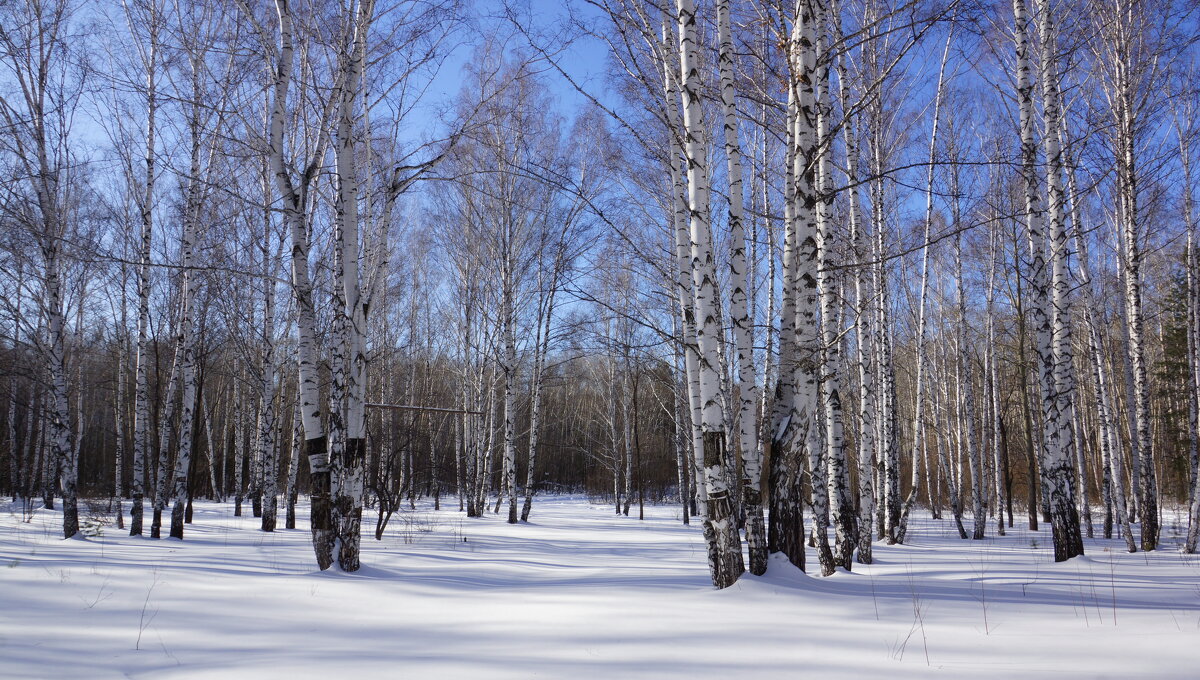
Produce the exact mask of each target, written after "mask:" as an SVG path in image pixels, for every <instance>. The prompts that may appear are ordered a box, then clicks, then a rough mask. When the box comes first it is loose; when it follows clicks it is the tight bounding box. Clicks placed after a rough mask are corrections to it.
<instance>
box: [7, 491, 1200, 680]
mask: <svg viewBox="0 0 1200 680" xmlns="http://www.w3.org/2000/svg"><path fill="white" fill-rule="evenodd" d="M305 512H306V508H304V509H302V513H301V514H302V519H301V527H302V528H301V530H297V531H285V530H280V531H276V532H275V533H270V534H268V533H263V532H261V531H257V530H256V527H257V520H255V519H254V518H252V517H249V516H246V517H233V512H232V507H231V505H228V504H224V505H218V504H214V503H198V504H197V505H196V513H195V522H194V523H193V524H192V525H190V526H189V527H187V533H186V536H187V538H186V540H184V541H183V542H180V541H177V540H172V539H163V540H150V539H145V538H130V537H129V536H127V535H126V532H125V531H122V530H118V529H116V528H114V527H111V526H107V527H103V528H102V529H101V530H100V533H99V535H93V536H91V537H89V538H86V539H79V540H71V541H63V540H61V539H60V538H58V531H59V528H60V522H61V517H60V515H59V514H58V513H55V512H50V511H45V510H40V511H38V512H37V514H36V515H35V516H34V517H33V519H32V521H30V522H27V523H26V522H22V521H21V516H20V511H19V506H12V507H9V508H8V509H6V510H2V511H0V677H4V678H26V677H31V678H89V679H90V678H107V677H117V678H119V677H127V676H130V677H135V678H250V677H253V678H303V677H322V678H344V677H357V678H400V677H403V678H468V677H469V678H487V680H496V679H497V678H533V677H543V678H605V679H617V678H622V679H623V678H635V677H643V678H671V677H687V678H749V677H758V678H764V677H769V678H798V677H806V678H830V677H835V676H837V677H840V678H854V677H859V678H875V677H889V678H891V677H917V678H919V677H925V676H928V675H931V674H935V673H936V674H939V675H942V676H946V677H971V678H983V677H987V678H1011V677H1055V678H1104V677H1111V678H1130V677H1156V678H1197V677H1200V559H1198V558H1197V556H1192V555H1182V554H1180V553H1179V552H1178V550H1177V544H1178V540H1179V534H1181V533H1182V527H1181V526H1180V525H1179V524H1178V521H1176V520H1174V519H1172V518H1171V517H1168V518H1167V521H1166V522H1165V527H1164V532H1163V534H1164V538H1165V539H1166V540H1165V543H1166V546H1165V548H1164V549H1163V550H1161V551H1159V552H1155V553H1150V554H1143V553H1138V554H1133V555H1130V554H1127V553H1125V552H1123V550H1122V546H1121V543H1120V541H1117V540H1113V541H1103V540H1094V541H1093V540H1089V541H1087V556H1086V557H1084V558H1080V559H1074V560H1071V561H1069V562H1067V563H1065V564H1055V563H1054V562H1053V561H1052V558H1051V554H1050V550H1049V536H1048V531H1045V530H1043V531H1041V532H1037V533H1033V532H1029V531H1027V530H1024V529H1021V528H1019V527H1018V529H1016V530H1015V531H1012V532H1011V533H1010V535H1009V536H1008V537H1004V538H995V537H992V538H988V539H987V540H984V541H960V540H959V539H958V538H957V536H956V535H955V534H954V532H953V528H952V525H951V524H950V522H948V521H934V520H932V519H929V518H928V517H927V516H926V517H922V518H918V519H917V520H916V524H915V526H914V527H913V530H911V531H910V539H911V540H910V543H909V544H908V545H904V546H885V545H877V546H876V547H875V557H876V564H874V565H872V566H860V565H856V566H855V571H854V572H853V573H839V574H837V575H835V576H833V577H831V578H819V577H812V576H806V575H804V574H802V573H801V572H799V571H797V570H795V569H793V568H791V567H790V566H789V565H787V564H786V562H778V561H777V562H772V564H771V568H770V570H769V572H768V574H767V575H766V576H764V577H752V576H749V575H746V576H744V577H743V578H742V580H741V581H740V582H739V583H738V584H737V585H735V586H734V587H732V588H729V589H727V590H724V591H715V590H713V589H712V588H711V587H710V586H709V582H708V573H707V567H706V565H705V559H704V546H703V543H702V540H701V537H700V532H699V529H698V527H697V526H696V525H693V526H692V527H690V528H689V527H685V526H683V525H682V524H680V522H679V521H678V510H677V509H676V508H673V507H648V508H647V518H646V520H645V521H638V520H637V519H636V518H629V517H616V516H614V515H613V511H612V508H611V507H608V506H597V505H592V504H589V503H588V502H587V501H586V500H582V499H569V498H553V499H538V500H537V501H536V502H535V505H534V512H533V517H532V518H533V520H534V521H533V523H531V524H528V525H525V524H522V525H516V526H512V525H508V524H506V523H505V522H504V521H503V518H502V516H496V515H491V514H489V515H488V516H487V517H485V518H482V519H470V520H469V519H466V518H465V517H463V516H462V515H461V514H460V513H458V512H456V511H455V510H452V509H451V510H442V511H437V512H435V511H433V510H432V509H431V508H430V507H429V506H418V509H417V510H416V511H404V512H403V513H402V514H399V515H398V516H396V517H395V518H393V520H392V524H391V525H390V526H389V528H388V532H387V535H386V537H385V539H384V540H383V541H379V542H377V541H375V540H373V538H372V533H371V530H372V529H373V522H374V517H373V515H371V514H370V513H368V518H366V520H365V522H364V534H365V535H364V539H363V559H362V561H363V564H364V568H363V569H362V570H361V571H359V572H358V573H355V574H342V573H320V572H317V571H315V567H314V560H313V557H312V551H311V546H310V543H309V535H308V531H307V524H306V522H305V521H304V513H305ZM635 512H636V508H635ZM248 514H249V513H247V515H248ZM148 519H149V517H148V516H147V520H148ZM281 524H282V522H281ZM992 531H993V528H992V527H989V533H991V532H992ZM91 533H93V534H95V533H96V532H95V530H94V528H93V531H92V532H91ZM809 559H810V562H811V561H812V560H814V558H813V556H812V555H811V551H810V557H809Z"/></svg>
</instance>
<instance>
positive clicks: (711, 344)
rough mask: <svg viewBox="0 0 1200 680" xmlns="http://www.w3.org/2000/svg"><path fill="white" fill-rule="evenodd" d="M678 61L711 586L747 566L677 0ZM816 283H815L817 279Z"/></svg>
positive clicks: (693, 91)
mask: <svg viewBox="0 0 1200 680" xmlns="http://www.w3.org/2000/svg"><path fill="white" fill-rule="evenodd" d="M676 7H677V8H678V12H679V47H680V49H679V64H680V68H679V70H680V73H681V74H682V78H681V84H682V92H681V94H682V98H683V116H682V120H683V129H684V131H685V133H686V137H685V144H684V153H685V157H686V159H687V179H688V209H689V212H690V223H691V224H690V233H691V245H692V248H691V258H692V285H693V287H694V291H695V300H696V315H697V320H696V341H697V342H696V344H697V345H698V347H699V360H700V401H701V415H702V421H703V422H702V426H703V428H704V446H703V466H704V482H705V488H706V490H707V494H708V499H707V500H708V514H707V516H706V517H705V534H706V539H707V541H708V556H709V570H710V572H711V575H712V580H713V585H714V586H716V587H718V588H725V587H728V586H730V585H733V583H734V582H736V581H737V579H738V577H739V576H740V575H741V573H742V572H743V571H744V570H745V567H744V566H743V563H742V550H741V538H740V537H739V535H738V531H737V526H736V524H735V522H734V516H733V507H732V499H731V498H730V493H731V490H730V488H729V480H728V479H727V478H726V475H725V469H724V466H725V445H726V442H725V434H726V433H725V426H724V413H723V411H722V408H721V394H720V380H721V376H720V365H721V364H720V360H719V358H718V356H717V351H718V347H717V344H718V342H719V336H720V319H719V317H718V316H717V314H718V312H717V285H716V283H717V282H716V270H715V266H714V263H713V250H712V236H711V231H710V228H709V195H708V194H709V190H708V172H707V168H706V163H707V148H708V145H707V140H706V129H705V124H704V120H703V117H702V113H701V107H700V73H699V68H700V65H699V54H698V45H697V42H696V40H697V35H696V33H697V31H696V9H695V5H694V4H693V2H692V0H677V4H676ZM814 284H815V281H814Z"/></svg>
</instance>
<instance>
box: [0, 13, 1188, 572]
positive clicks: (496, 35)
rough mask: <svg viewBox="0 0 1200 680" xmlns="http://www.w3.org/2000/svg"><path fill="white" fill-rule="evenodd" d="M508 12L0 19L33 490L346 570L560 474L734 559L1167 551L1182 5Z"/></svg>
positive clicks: (6, 411) (6, 435) (1182, 315)
mask: <svg viewBox="0 0 1200 680" xmlns="http://www.w3.org/2000/svg"><path fill="white" fill-rule="evenodd" d="M110 5H111V6H110ZM502 9H503V12H501V13H500V14H497V15H496V16H494V17H491V18H490V19H489V20H488V21H480V20H479V19H480V15H479V13H478V12H479V10H478V8H473V7H470V6H468V5H467V4H466V3H459V2H455V1H453V0H450V1H443V0H386V1H385V0H354V1H353V2H345V3H340V4H339V3H327V2H321V1H315V2H296V1H294V0H271V1H270V2H263V1H259V0H239V2H237V3H234V4H231V5H228V6H225V5H220V4H219V3H217V4H214V3H194V4H186V3H177V2H165V1H163V0H128V1H127V2H122V3H117V4H104V3H101V6H95V7H92V6H87V8H84V6H83V5H81V4H79V3H74V2H70V1H68V0H39V1H34V0H22V1H21V2H14V3H8V4H6V5H4V6H3V8H0V27H2V28H0V64H3V66H4V69H3V72H2V73H0V117H2V122H3V125H0V187H2V188H0V227H2V229H0V373H2V375H0V390H2V391H0V425H2V426H3V429H2V432H3V436H2V437H0V456H3V457H4V460H3V461H0V487H2V488H3V490H4V491H6V492H9V493H11V495H12V496H13V498H14V500H17V499H19V500H20V502H21V504H22V505H21V507H22V512H23V513H25V514H26V515H29V514H31V513H33V512H35V511H37V510H39V509H40V508H41V506H45V507H46V508H50V507H54V508H55V511H58V510H59V509H61V511H62V520H63V534H64V536H65V537H72V536H75V535H76V534H78V533H80V532H81V531H85V530H89V531H90V530H91V529H90V527H92V526H99V525H100V524H103V523H104V522H107V521H111V520H110V519H109V518H108V516H109V515H112V514H115V515H116V516H117V517H118V518H120V521H121V522H123V521H124V520H125V517H124V513H125V512H126V511H128V513H129V514H128V520H129V528H128V529H129V534H130V535H131V536H137V537H142V536H147V537H149V538H151V539H153V538H159V537H160V536H161V533H162V525H163V523H164V521H165V519H164V514H166V513H169V515H170V520H169V521H170V525H169V535H170V536H172V537H175V538H180V539H181V538H184V536H185V531H186V530H187V529H186V526H187V524H188V522H189V521H190V517H191V510H190V509H191V507H192V504H193V501H194V500H195V499H206V500H211V501H213V502H214V503H216V504H218V505H219V506H220V507H223V508H224V507H228V508H229V511H230V513H231V516H232V517H237V518H241V516H242V514H243V505H244V504H246V502H247V501H249V505H250V508H251V510H252V514H253V515H254V516H255V518H256V519H255V520H254V525H255V527H256V528H258V529H261V530H262V531H268V532H271V531H289V530H295V529H297V528H298V529H300V530H304V531H308V532H310V533H311V537H312V542H313V550H314V561H315V563H316V565H317V567H318V568H319V569H330V568H336V569H339V570H342V571H348V572H353V571H356V570H359V569H360V568H362V566H363V562H364V558H363V553H364V551H363V548H362V545H361V532H362V526H361V525H362V522H363V521H364V519H365V520H366V521H368V522H372V521H373V522H375V524H374V526H375V532H374V535H375V537H376V538H378V539H380V540H384V539H386V538H387V537H388V536H391V535H403V533H404V532H405V531H408V532H409V534H410V535H411V532H412V529H411V527H412V526H415V523H417V522H418V517H419V513H420V507H421V505H420V503H421V502H422V501H423V499H427V500H428V501H429V502H430V503H432V504H433V506H434V507H437V508H443V507H453V505H454V503H455V501H457V505H458V508H459V510H460V511H461V512H463V513H464V514H465V516H466V518H469V520H468V519H464V525H463V526H464V527H470V526H471V522H475V521H484V520H486V518H488V517H489V516H491V515H499V516H500V517H502V518H503V520H506V521H507V522H510V523H513V524H517V525H532V524H536V523H537V522H538V521H539V519H538V518H539V517H540V516H541V515H540V512H541V511H540V510H539V509H538V504H539V502H540V501H539V498H540V496H542V495H543V494H555V493H578V494H583V493H586V494H588V495H589V496H590V498H591V499H592V500H593V501H594V502H595V503H596V504H598V505H599V504H603V505H604V506H605V507H606V508H608V509H610V510H614V511H615V512H614V514H618V515H620V516H621V517H620V518H619V521H629V522H636V521H639V519H640V518H643V517H645V513H644V512H643V510H644V506H645V504H648V503H662V504H668V503H669V504H677V505H678V508H679V509H678V520H679V521H680V522H682V523H686V524H689V526H690V525H691V524H692V520H693V518H694V519H696V520H697V522H695V523H696V524H699V525H700V527H699V531H698V538H697V540H698V541H703V544H704V553H705V559H706V563H707V566H708V574H709V578H710V580H711V582H712V585H713V586H714V587H716V588H728V587H730V586H732V585H733V584H735V583H736V582H737V581H738V579H739V578H741V576H742V574H743V572H744V571H747V570H748V571H749V572H750V573H751V574H753V575H755V576H759V575H762V574H764V573H767V572H768V571H769V570H777V569H783V568H799V569H808V568H809V567H810V566H812V567H813V568H812V569H811V571H813V572H817V571H819V572H820V574H821V575H823V576H829V575H832V574H834V573H836V571H837V570H838V568H839V567H840V568H841V569H843V570H851V569H854V568H855V563H858V564H871V563H872V561H873V560H874V559H875V555H874V551H873V548H874V547H875V546H876V544H877V543H879V542H882V543H884V544H896V543H908V542H913V541H919V540H920V537H921V534H922V533H923V532H926V531H928V530H929V529H928V527H930V526H931V525H930V524H929V523H928V521H926V520H927V519H928V520H929V521H933V522H935V523H936V522H945V523H946V524H945V526H946V527H948V528H949V531H950V533H951V535H958V536H960V537H962V538H963V539H971V540H982V539H986V538H988V536H989V535H990V534H992V533H993V532H994V533H996V534H1001V535H1002V534H1004V533H1005V532H1007V531H1008V530H1009V529H1011V528H1012V527H1013V526H1014V524H1015V523H1016V522H1022V523H1026V522H1027V523H1028V527H1029V531H1031V532H1036V531H1044V532H1046V536H1047V538H1046V539H1045V540H1041V539H1040V538H1039V541H1035V543H1039V546H1037V547H1038V548H1039V549H1040V548H1045V549H1047V550H1052V552H1053V556H1054V559H1055V560H1057V561H1064V560H1069V559H1071V558H1074V557H1077V556H1080V555H1083V554H1084V552H1085V550H1087V551H1093V550H1096V549H1097V547H1095V546H1098V545H1099V544H1098V543H1097V542H1098V541H1104V540H1116V539H1119V540H1120V543H1119V544H1118V545H1119V546H1120V549H1122V550H1128V551H1130V552H1134V551H1138V550H1144V551H1150V550H1174V549H1177V548H1178V549H1181V550H1183V551H1185V552H1194V551H1195V550H1196V545H1197V537H1198V536H1200V470H1198V467H1200V438H1198V436H1197V434H1196V430H1197V423H1198V422H1200V311H1198V310H1200V274H1198V273H1197V267H1198V266H1200V256H1198V255H1197V248H1200V245H1198V244H1197V239H1198V238H1200V236H1198V235H1197V228H1198V227H1197V221H1198V219H1200V218H1198V217H1197V208H1196V189H1195V183H1196V181H1197V180H1196V178H1197V174H1196V170H1195V158H1196V145H1197V140H1198V139H1200V132H1198V131H1197V127H1196V123H1195V120H1194V119H1195V118H1196V116H1195V114H1196V111H1197V107H1198V106H1200V97H1198V96H1197V92H1198V91H1200V87H1198V83H1200V81H1198V75H1197V71H1196V68H1195V58H1196V49H1197V46H1196V41H1195V39H1194V37H1195V31H1194V29H1195V27H1196V25H1197V21H1198V20H1200V19H1198V17H1197V13H1196V11H1195V8H1194V7H1193V6H1192V5H1190V4H1188V3H1172V2H1168V1H1167V0H1154V1H1153V2H1146V3H1134V2H1128V1H1126V0H1104V1H1103V2H1098V3H1082V2H1078V1H1077V0H1011V1H1010V2H1008V3H1003V4H1002V5H988V6H982V5H974V4H970V3H963V2H961V1H960V0H935V1H932V2H920V3H918V2H909V1H907V0H854V1H851V0H799V1H798V2H793V3H781V2H763V1H761V0H736V1H735V0H705V1H699V0H675V1H674V2H671V3H666V4H662V3H659V4H654V3H647V2H644V1H643V0H613V1H612V2H606V3H601V4H594V3H592V4H588V3H566V4H565V5H563V6H562V7H561V8H558V9H561V12H558V11H556V12H553V13H551V12H536V11H532V10H530V9H529V8H525V7H522V6H518V4H516V3H505V4H504V6H503V8H502ZM100 46H103V48H104V49H100ZM101 471H102V472H101ZM447 494H453V495H454V496H455V497H456V498H454V499H450V498H449V497H447ZM95 499H103V500H104V501H105V507H108V508H110V509H108V510H96V509H95V507H97V506H96V503H95V502H92V501H94V500H95ZM126 501H128V502H126ZM59 503H61V506H59V505H57V504H59ZM443 503H444V504H445V506H443ZM147 504H149V506H150V508H149V513H150V517H149V518H146V517H145V515H146V513H147V508H146V506H147ZM280 504H282V512H283V514H284V518H283V522H282V526H283V528H282V529H281V528H280V526H279V525H280V523H279V521H278V514H279V512H280V510H281V508H280ZM635 506H636V507H635ZM168 508H169V509H168ZM635 510H637V511H636V512H635ZM97 514H99V515H104V517H103V518H100V517H98V516H97ZM247 514H250V513H247ZM260 516H261V517H260ZM197 521H199V520H197ZM238 521H243V520H241V519H239V520H238ZM245 521H247V522H249V521H250V518H249V517H247V518H246V519H245ZM147 523H148V524H149V526H148V527H147V526H145V525H146V524H147ZM306 525H307V526H306ZM1093 525H1094V526H1093ZM118 526H122V525H118ZM404 527H409V529H405V528H404ZM519 528H520V527H518V528H517V529H519ZM689 530H691V529H689ZM1022 531H1024V529H1022ZM396 532H400V533H396ZM469 533H470V532H469V530H468V529H464V530H463V539H464V541H467V538H468V534H469ZM1037 535H1038V536H1040V534H1037ZM409 538H411V536H409ZM138 540H142V539H138ZM743 544H744V546H743ZM179 549H180V550H186V544H184V547H181V548H179ZM776 554H777V555H776ZM789 564H790V565H791V567H788V566H787V565H789Z"/></svg>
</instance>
